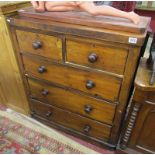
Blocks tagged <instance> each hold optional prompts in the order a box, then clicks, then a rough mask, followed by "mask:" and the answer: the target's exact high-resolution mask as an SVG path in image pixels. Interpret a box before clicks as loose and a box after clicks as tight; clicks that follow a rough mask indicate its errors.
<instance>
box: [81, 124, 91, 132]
mask: <svg viewBox="0 0 155 155" xmlns="http://www.w3.org/2000/svg"><path fill="white" fill-rule="evenodd" d="M90 130H91V126H90V125H85V127H84V129H83V131H84V132H85V133H89V131H90Z"/></svg>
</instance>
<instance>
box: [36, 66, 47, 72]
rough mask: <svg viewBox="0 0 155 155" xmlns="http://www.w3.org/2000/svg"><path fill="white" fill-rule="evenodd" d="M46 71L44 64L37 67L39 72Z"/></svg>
mask: <svg viewBox="0 0 155 155" xmlns="http://www.w3.org/2000/svg"><path fill="white" fill-rule="evenodd" d="M46 71H47V69H46V67H45V66H40V67H39V68H38V72H39V73H44V72H46Z"/></svg>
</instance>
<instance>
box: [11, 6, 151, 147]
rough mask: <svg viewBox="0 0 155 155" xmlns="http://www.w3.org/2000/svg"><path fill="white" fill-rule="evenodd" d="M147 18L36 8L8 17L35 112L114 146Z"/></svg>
mask: <svg viewBox="0 0 155 155" xmlns="http://www.w3.org/2000/svg"><path fill="white" fill-rule="evenodd" d="M149 22H150V19H149V18H144V17H143V18H142V20H141V23H140V24H139V25H134V24H132V23H130V22H129V21H128V20H125V19H117V18H116V19H114V18H110V17H100V16H98V17H92V16H90V15H88V14H86V13H83V12H45V13H42V14H41V13H36V12H35V11H34V10H33V9H32V8H28V9H24V10H20V11H19V15H18V16H14V17H10V18H8V23H9V24H10V28H11V31H12V37H13V41H14V46H15V49H16V55H17V60H18V62H19V66H20V68H21V73H22V75H23V79H24V83H25V89H26V92H27V96H28V99H29V103H30V108H31V112H32V116H33V117H34V118H36V119H38V120H40V121H42V122H44V123H46V124H48V125H51V126H54V127H56V128H59V129H63V130H65V131H67V132H69V133H72V134H75V135H78V136H80V137H83V138H85V139H87V140H91V141H93V142H94V141H95V142H98V143H101V144H104V145H106V146H109V147H110V148H115V147H116V144H117V140H118V136H119V132H120V125H121V121H122V119H123V117H124V113H125V107H126V104H127V99H128V96H129V92H130V87H131V84H132V81H133V76H134V73H135V70H136V65H137V62H138V59H139V54H140V48H141V46H142V44H143V42H144V39H145V36H146V28H147V26H148V24H149ZM88 25H89V26H88Z"/></svg>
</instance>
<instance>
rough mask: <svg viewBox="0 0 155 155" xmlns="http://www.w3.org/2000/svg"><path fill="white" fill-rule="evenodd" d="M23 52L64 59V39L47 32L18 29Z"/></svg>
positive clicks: (58, 59)
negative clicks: (46, 33)
mask: <svg viewBox="0 0 155 155" xmlns="http://www.w3.org/2000/svg"><path fill="white" fill-rule="evenodd" d="M16 35H17V40H18V43H19V47H20V51H21V52H28V53H32V54H36V55H40V56H43V57H47V58H50V59H53V60H57V61H60V60H61V59H62V41H61V39H60V38H57V37H54V36H49V35H45V34H39V33H33V32H27V31H20V30H16Z"/></svg>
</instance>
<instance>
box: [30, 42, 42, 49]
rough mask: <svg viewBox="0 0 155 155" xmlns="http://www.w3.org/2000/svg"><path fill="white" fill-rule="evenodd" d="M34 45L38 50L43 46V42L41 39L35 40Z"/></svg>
mask: <svg viewBox="0 0 155 155" xmlns="http://www.w3.org/2000/svg"><path fill="white" fill-rule="evenodd" d="M32 47H33V48H34V49H35V50H36V49H39V48H41V47H42V42H41V41H34V42H33V43H32Z"/></svg>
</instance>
